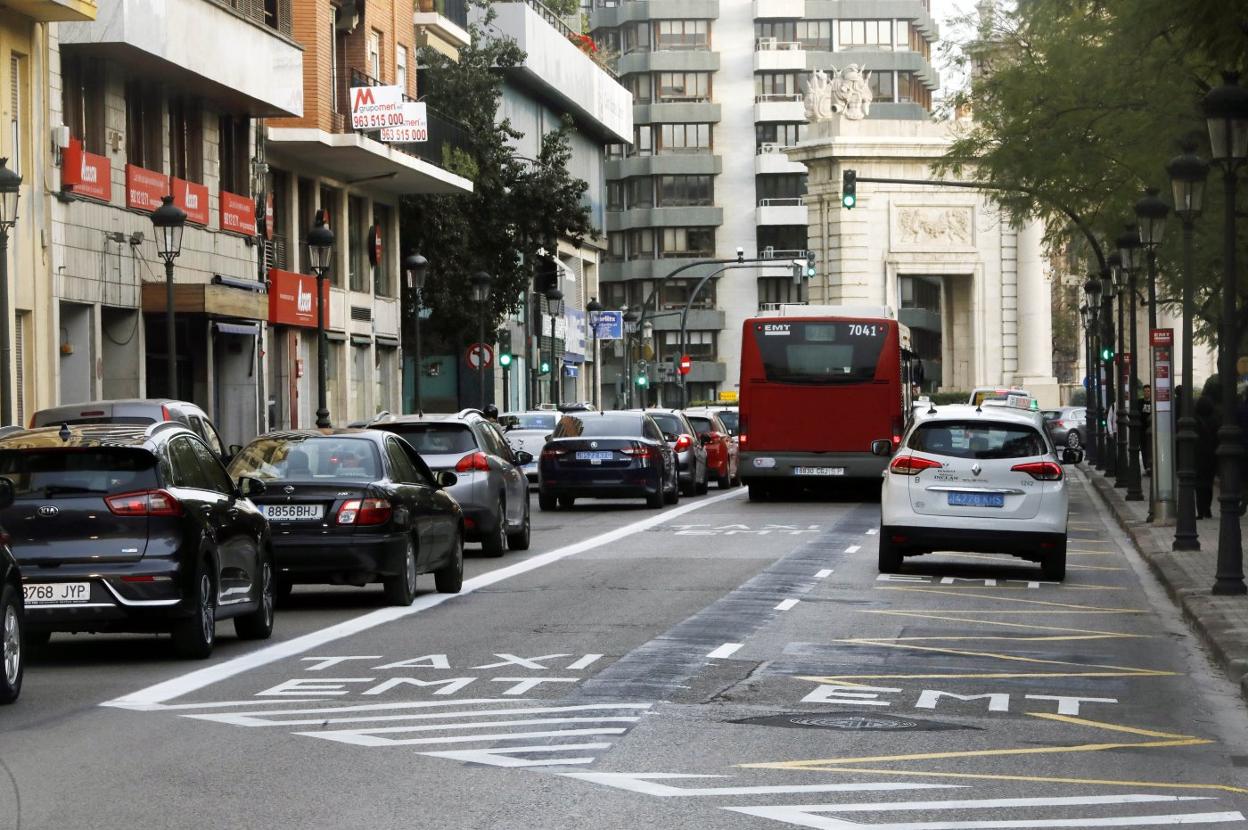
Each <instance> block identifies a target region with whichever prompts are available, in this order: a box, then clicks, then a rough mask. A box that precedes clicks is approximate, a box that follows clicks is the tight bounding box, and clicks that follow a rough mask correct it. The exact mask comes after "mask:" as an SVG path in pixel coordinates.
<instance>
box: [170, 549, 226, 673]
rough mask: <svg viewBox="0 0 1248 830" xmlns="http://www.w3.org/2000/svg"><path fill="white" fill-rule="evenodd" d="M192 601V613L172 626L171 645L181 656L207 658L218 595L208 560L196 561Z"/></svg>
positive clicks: (213, 636) (214, 636) (214, 631)
mask: <svg viewBox="0 0 1248 830" xmlns="http://www.w3.org/2000/svg"><path fill="white" fill-rule="evenodd" d="M191 603H192V606H193V608H194V611H193V612H192V614H191V616H190V617H188V618H186V619H184V620H179V621H178V623H177V625H175V626H174V627H173V647H174V649H175V650H176V651H177V652H178V654H179V656H181V657H185V658H187V659H191V660H206V659H207V658H209V657H211V656H212V647H213V646H214V645H215V644H216V641H217V595H216V591H215V589H214V588H213V581H212V563H211V560H209V559H205V560H203V561H202V562H200V563H199V573H197V574H196V575H195V587H194V589H193V594H192V596H191Z"/></svg>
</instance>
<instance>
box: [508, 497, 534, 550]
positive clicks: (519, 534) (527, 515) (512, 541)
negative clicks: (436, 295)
mask: <svg viewBox="0 0 1248 830" xmlns="http://www.w3.org/2000/svg"><path fill="white" fill-rule="evenodd" d="M531 512H532V511H531V509H530V507H529V502H528V499H525V502H524V524H523V525H521V527H520V529H519V530H517V531H516V532H515V533H508V534H507V549H508V550H528V549H529V542H530V540H531V538H532V535H533V522H532V519H531Z"/></svg>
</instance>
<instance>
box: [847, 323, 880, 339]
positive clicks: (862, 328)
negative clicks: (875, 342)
mask: <svg viewBox="0 0 1248 830" xmlns="http://www.w3.org/2000/svg"><path fill="white" fill-rule="evenodd" d="M879 333H880V327H879V326H877V325H873V324H864V323H850V324H849V336H850V337H875V336H876V335H878V334H879Z"/></svg>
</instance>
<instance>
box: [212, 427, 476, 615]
mask: <svg viewBox="0 0 1248 830" xmlns="http://www.w3.org/2000/svg"><path fill="white" fill-rule="evenodd" d="M230 473H231V474H232V475H234V476H235V477H236V478H243V477H248V478H254V479H258V480H260V481H262V482H264V484H265V486H266V492H265V494H264V495H263V496H262V497H259V498H257V499H256V502H257V503H258V504H259V505H260V509H261V510H262V511H264V514H265V516H267V517H268V519H269V523H270V526H271V527H272V532H273V551H274V555H275V557H276V560H277V570H278V583H277V584H278V591H279V593H280V594H283V595H284V594H287V593H289V591H290V590H291V587H292V586H293V585H295V584H297V583H316V584H326V583H328V584H333V585H356V586H364V585H367V584H368V583H370V582H377V581H380V582H382V584H383V585H384V586H385V591H386V598H387V599H388V600H389V601H390V602H391V603H392V604H394V605H410V604H411V603H412V600H413V599H415V597H416V576H417V574H420V573H428V572H430V571H432V572H433V575H434V583H435V586H436V587H437V589H438V591H439V592H441V593H448V594H455V593H459V590H460V586H461V585H462V583H463V577H464V516H463V511H461V510H460V507H459V505H458V504H457V503H456V502H455V499H453V498H451V497H450V496H449V495H447V494H446V493H445V492H444V491H443V488H444V487H450V486H451V485H453V484H454V483H455V475H454V473H438V474H437V476H435V475H434V474H433V473H432V472H431V471H430V470H429V468H428V467H427V466H426V465H425V462H424V461H422V460H421V458H420V456H419V455H418V454H417V453H416V451H415V450H414V449H412V447H411V445H409V444H408V443H407V442H406V441H404V440H402V439H401V438H399V437H398V436H395V435H391V434H390V433H387V432H382V431H380V430H373V429H327V430H304V431H293V432H273V433H269V434H268V435H262V436H260V437H259V438H257V439H255V440H254V441H252V442H251V443H250V444H248V445H247V446H246V447H244V448H243V449H242V451H241V452H239V453H238V455H236V456H235V457H234V460H233V461H232V462H230Z"/></svg>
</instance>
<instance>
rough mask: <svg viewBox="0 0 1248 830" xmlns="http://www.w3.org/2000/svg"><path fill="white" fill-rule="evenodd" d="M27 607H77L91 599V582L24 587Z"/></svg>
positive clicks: (37, 584) (23, 591) (37, 583)
mask: <svg viewBox="0 0 1248 830" xmlns="http://www.w3.org/2000/svg"><path fill="white" fill-rule="evenodd" d="M22 598H23V599H24V600H25V601H26V604H27V605H76V604H78V603H81V602H86V601H87V600H89V599H91V583H90V582H34V583H31V584H28V585H23V586H22Z"/></svg>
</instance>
